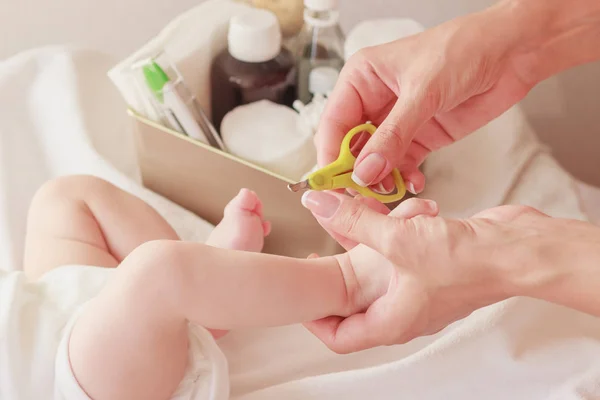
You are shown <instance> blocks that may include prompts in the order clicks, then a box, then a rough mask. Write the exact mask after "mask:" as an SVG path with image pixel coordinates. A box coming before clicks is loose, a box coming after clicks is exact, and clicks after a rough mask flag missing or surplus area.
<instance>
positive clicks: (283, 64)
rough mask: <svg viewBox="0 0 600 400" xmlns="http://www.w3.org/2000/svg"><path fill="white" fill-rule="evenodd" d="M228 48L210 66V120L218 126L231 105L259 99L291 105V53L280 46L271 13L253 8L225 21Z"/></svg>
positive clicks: (293, 69) (293, 84)
mask: <svg viewBox="0 0 600 400" xmlns="http://www.w3.org/2000/svg"><path fill="white" fill-rule="evenodd" d="M227 41H228V48H227V49H226V50H224V51H223V52H222V53H221V54H219V55H218V56H217V57H216V58H215V60H214V61H213V64H212V68H211V100H212V122H213V125H214V126H215V127H218V128H219V129H220V127H221V122H222V121H223V117H224V116H225V115H226V114H227V113H228V112H229V111H231V110H233V109H234V108H236V107H238V106H241V105H244V104H249V103H252V102H255V101H259V100H269V101H272V102H273V103H277V104H282V105H286V106H288V107H292V104H293V103H294V100H296V97H297V93H296V65H295V59H294V55H293V54H292V53H291V52H290V51H289V50H287V49H285V48H284V47H282V37H281V31H280V29H279V23H278V21H277V18H276V17H275V15H274V14H273V13H272V12H270V11H267V10H263V9H253V10H249V11H248V12H246V13H244V14H241V15H238V16H235V17H233V18H232V19H231V21H230V23H229V33H228V37H227Z"/></svg>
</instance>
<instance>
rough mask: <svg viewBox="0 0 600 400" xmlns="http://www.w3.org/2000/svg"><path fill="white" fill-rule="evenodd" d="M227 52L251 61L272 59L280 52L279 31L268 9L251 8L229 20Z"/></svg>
mask: <svg viewBox="0 0 600 400" xmlns="http://www.w3.org/2000/svg"><path fill="white" fill-rule="evenodd" d="M227 41H228V46H229V54H231V55H232V56H233V57H234V58H236V59H238V60H240V61H244V62H251V63H259V62H265V61H269V60H272V59H273V58H275V57H277V55H278V54H279V53H280V52H281V31H280V29H279V23H278V22H277V17H276V16H275V14H273V13H272V12H270V11H267V10H262V9H253V10H249V11H248V12H245V13H243V14H240V15H237V16H234V17H233V18H231V20H230V21H229V34H228V36H227Z"/></svg>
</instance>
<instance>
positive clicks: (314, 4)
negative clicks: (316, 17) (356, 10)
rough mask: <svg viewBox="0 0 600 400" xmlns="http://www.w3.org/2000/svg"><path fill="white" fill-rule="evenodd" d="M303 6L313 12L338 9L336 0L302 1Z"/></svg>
mask: <svg viewBox="0 0 600 400" xmlns="http://www.w3.org/2000/svg"><path fill="white" fill-rule="evenodd" d="M304 6H305V7H306V8H309V9H311V10H313V11H330V10H335V9H337V7H338V1H337V0H304Z"/></svg>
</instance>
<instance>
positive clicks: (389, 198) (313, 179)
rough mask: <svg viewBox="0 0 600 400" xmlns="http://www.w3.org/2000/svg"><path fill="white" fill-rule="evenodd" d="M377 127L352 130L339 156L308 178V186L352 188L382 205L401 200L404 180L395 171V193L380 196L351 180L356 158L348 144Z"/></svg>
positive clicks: (371, 126) (344, 141)
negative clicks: (358, 135) (357, 136)
mask: <svg viewBox="0 0 600 400" xmlns="http://www.w3.org/2000/svg"><path fill="white" fill-rule="evenodd" d="M376 130H377V127H376V126H375V125H373V124H362V125H358V126H356V127H354V128H352V129H351V130H350V131H349V132H348V133H347V134H346V136H344V140H342V144H341V146H340V155H339V156H338V158H337V160H335V161H334V162H333V163H331V164H329V165H327V166H326V167H323V168H321V169H320V170H318V171H316V172H314V173H313V174H311V175H310V176H309V177H308V180H309V183H310V186H311V188H312V189H313V190H334V189H346V188H352V189H354V190H356V191H357V192H358V193H360V194H361V195H363V196H365V197H371V198H374V199H376V200H378V201H380V202H382V203H393V202H395V201H399V200H402V198H404V195H405V194H406V187H405V186H404V179H403V178H402V175H400V172H399V171H398V170H397V169H394V170H392V176H393V178H394V184H395V185H396V192H395V193H391V194H381V193H377V192H375V191H373V190H372V189H370V188H368V187H362V186H360V185H358V184H357V183H355V182H354V181H353V180H352V170H353V168H354V163H355V162H356V157H354V155H353V154H352V151H351V148H350V144H351V143H352V139H353V138H354V136H356V135H357V134H359V133H361V132H368V133H369V134H371V135H372V134H373V133H375V131H376Z"/></svg>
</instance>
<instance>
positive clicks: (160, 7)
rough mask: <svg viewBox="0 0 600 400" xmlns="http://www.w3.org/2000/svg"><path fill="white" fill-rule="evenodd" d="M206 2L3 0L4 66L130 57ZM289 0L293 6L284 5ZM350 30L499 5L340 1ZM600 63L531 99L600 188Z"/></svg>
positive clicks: (427, 21)
mask: <svg viewBox="0 0 600 400" xmlns="http://www.w3.org/2000/svg"><path fill="white" fill-rule="evenodd" d="M201 1H202V0H0V38H1V39H0V59H4V58H7V57H10V56H11V55H14V54H15V53H18V52H21V51H25V50H27V49H30V48H33V47H39V46H45V45H55V44H71V45H76V46H83V47H86V48H92V49H97V50H101V51H104V52H107V53H111V54H114V55H115V56H118V57H123V56H126V55H127V54H128V53H130V52H131V51H133V50H135V49H136V48H137V47H139V46H140V45H141V44H143V43H144V42H145V41H146V40H148V39H149V38H151V37H152V36H154V35H155V34H156V33H157V32H158V31H159V30H160V29H161V28H162V27H163V26H164V25H165V24H167V23H168V22H169V21H170V20H171V19H172V18H173V17H175V16H176V15H178V14H180V13H181V12H183V11H185V10H187V9H189V8H191V7H193V6H195V5H196V4H198V3H199V2H201ZM279 1H285V0H279ZM340 3H341V5H340V12H341V18H342V26H343V28H344V29H345V30H346V31H347V30H348V29H349V28H350V27H352V26H353V25H354V24H355V23H356V22H357V21H359V20H360V19H365V18H376V17H385V16H392V15H393V16H398V17H409V18H413V19H415V20H417V21H419V22H420V23H422V24H423V25H425V26H426V27H431V26H433V25H436V24H439V23H441V22H443V21H445V20H447V19H451V18H453V17H456V16H459V15H462V14H466V13H469V12H473V11H477V10H480V9H482V8H484V7H487V6H489V5H490V4H492V3H494V1H493V0H452V1H449V0H419V1H408V0H340ZM599 77H600V63H595V64H590V65H586V66H583V67H579V68H576V69H574V70H571V71H568V72H565V73H563V74H561V75H559V76H557V77H555V78H552V79H549V80H548V81H546V82H543V83H542V84H540V85H539V86H538V87H537V88H535V89H534V90H533V91H532V93H530V95H529V96H528V97H527V98H526V99H525V100H524V102H523V107H524V109H525V111H526V113H527V117H528V119H529V121H530V123H531V124H532V125H533V127H534V128H535V130H536V131H537V132H538V134H539V136H540V138H541V139H542V140H543V141H545V142H546V143H548V144H549V145H550V146H551V147H552V150H553V153H554V155H555V157H556V158H557V159H558V160H559V162H560V163H561V164H562V165H563V166H564V167H565V168H566V169H567V170H568V171H569V172H571V173H572V174H573V175H575V176H576V177H577V178H579V179H580V180H582V181H584V182H587V183H590V184H594V185H596V186H600V156H598V151H599V150H600V118H598V115H599V114H600V113H599V111H600V78H599Z"/></svg>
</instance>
